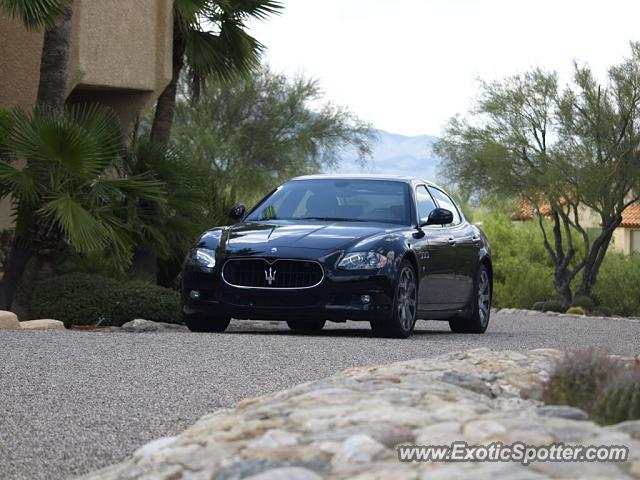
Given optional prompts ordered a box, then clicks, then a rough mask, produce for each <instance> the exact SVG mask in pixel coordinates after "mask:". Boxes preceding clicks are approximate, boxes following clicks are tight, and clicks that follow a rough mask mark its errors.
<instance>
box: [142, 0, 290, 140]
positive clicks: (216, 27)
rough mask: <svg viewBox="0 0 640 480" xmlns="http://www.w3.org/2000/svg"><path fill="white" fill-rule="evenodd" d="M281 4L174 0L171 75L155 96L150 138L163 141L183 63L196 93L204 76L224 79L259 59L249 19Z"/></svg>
mask: <svg viewBox="0 0 640 480" xmlns="http://www.w3.org/2000/svg"><path fill="white" fill-rule="evenodd" d="M281 9H282V5H281V4H280V2H278V1H275V0H175V3H174V20H173V77H172V79H171V82H170V83H169V85H167V87H166V88H165V90H164V91H163V92H162V94H161V95H160V97H159V98H158V102H157V105H156V112H155V117H154V119H153V126H152V129H151V139H152V140H153V141H154V142H157V143H160V144H167V143H168V141H169V137H170V135H171V127H172V125H173V117H174V114H175V107H176V92H177V87H178V81H179V79H180V74H181V73H182V70H183V68H184V67H185V63H186V66H187V68H188V70H189V76H190V78H191V80H192V86H193V93H194V95H195V97H196V98H197V96H198V92H199V91H200V88H201V87H202V86H203V84H204V82H205V81H206V80H207V79H208V78H216V79H218V80H230V79H232V78H233V77H234V76H235V75H244V74H247V73H249V72H250V71H251V70H253V69H254V68H255V67H256V66H258V65H259V63H260V53H261V52H262V49H263V46H262V45H261V44H260V42H258V41H257V40H256V39H255V38H254V37H252V36H251V35H249V34H248V33H247V31H246V22H247V20H249V19H265V18H267V17H268V16H269V15H272V14H277V13H279V12H280V10H281Z"/></svg>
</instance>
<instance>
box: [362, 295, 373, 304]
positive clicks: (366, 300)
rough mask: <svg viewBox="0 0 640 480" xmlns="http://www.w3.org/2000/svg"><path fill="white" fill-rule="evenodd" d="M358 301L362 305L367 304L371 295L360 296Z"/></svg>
mask: <svg viewBox="0 0 640 480" xmlns="http://www.w3.org/2000/svg"><path fill="white" fill-rule="evenodd" d="M360 301H361V302H362V303H369V302H371V295H362V296H361V297H360Z"/></svg>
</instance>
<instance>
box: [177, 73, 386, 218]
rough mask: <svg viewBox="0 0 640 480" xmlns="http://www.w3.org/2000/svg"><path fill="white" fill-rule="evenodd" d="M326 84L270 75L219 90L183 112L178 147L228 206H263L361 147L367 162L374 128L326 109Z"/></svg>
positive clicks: (218, 87) (179, 115) (182, 108)
mask: <svg viewBox="0 0 640 480" xmlns="http://www.w3.org/2000/svg"><path fill="white" fill-rule="evenodd" d="M320 99H321V90H320V88H319V85H318V82H316V81H314V80H309V79H305V78H302V77H297V78H294V79H288V78H287V77H285V76H284V75H280V74H275V73H272V72H270V71H269V70H267V69H262V70H260V71H259V72H257V73H256V74H255V75H253V76H251V77H247V78H245V79H243V80H241V81H238V82H235V83H234V84H233V85H228V84H218V85H211V86H210V87H209V88H207V90H206V91H205V92H204V93H203V95H202V98H201V99H200V101H199V102H198V104H196V105H191V104H190V103H188V102H187V101H186V100H183V101H180V102H179V103H178V106H177V115H176V125H175V128H174V134H173V143H174V145H175V148H176V150H178V151H180V152H181V153H182V154H183V155H184V156H186V157H188V158H191V159H194V160H196V161H198V162H200V163H201V164H202V165H206V166H207V168H208V169H209V170H210V172H211V175H212V178H213V179H215V185H216V187H217V188H214V190H215V192H216V195H217V199H218V200H219V199H220V198H221V197H223V198H224V199H225V200H224V201H223V203H224V204H225V205H227V206H228V205H230V204H231V203H232V202H235V201H237V200H244V201H255V200H258V199H259V198H260V197H261V196H262V195H264V194H265V193H266V192H267V191H268V190H270V189H271V188H273V187H274V186H276V185H278V184H279V183H280V182H282V181H283V180H285V179H288V178H290V177H292V176H295V175H300V174H306V173H316V172H319V171H321V170H322V169H325V168H330V167H334V166H335V165H336V162H337V158H338V155H339V153H340V152H341V151H342V150H343V149H344V148H345V147H347V146H353V147H355V149H356V150H357V152H358V153H359V156H360V158H361V160H362V161H363V162H364V161H365V159H366V157H367V155H369V154H370V143H371V142H372V141H373V140H374V138H375V136H374V132H373V130H372V128H371V127H370V126H369V125H368V124H365V123H363V122H361V121H360V120H358V119H357V118H356V117H355V116H354V115H353V114H352V113H350V112H349V111H348V110H346V109H344V108H341V107H337V106H334V105H332V104H325V105H323V106H320V107H319V108H313V107H312V105H313V106H315V105H317V104H318V102H319V101H320Z"/></svg>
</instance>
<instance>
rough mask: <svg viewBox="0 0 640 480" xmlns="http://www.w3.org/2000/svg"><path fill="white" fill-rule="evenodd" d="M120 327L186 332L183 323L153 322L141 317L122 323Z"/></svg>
mask: <svg viewBox="0 0 640 480" xmlns="http://www.w3.org/2000/svg"><path fill="white" fill-rule="evenodd" d="M122 329H123V330H125V331H127V332H137V333H142V332H188V331H189V329H188V328H187V327H186V326H185V325H179V324H177V323H164V322H153V321H151V320H145V319H143V318H136V319H135V320H131V321H130V322H127V323H125V324H124V325H122Z"/></svg>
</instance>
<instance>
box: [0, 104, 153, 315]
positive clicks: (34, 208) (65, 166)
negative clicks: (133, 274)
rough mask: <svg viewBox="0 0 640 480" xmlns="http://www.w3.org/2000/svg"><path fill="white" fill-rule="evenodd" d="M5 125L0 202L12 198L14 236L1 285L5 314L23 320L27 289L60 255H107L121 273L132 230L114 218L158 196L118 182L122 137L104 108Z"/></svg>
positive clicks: (21, 117)
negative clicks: (132, 204)
mask: <svg viewBox="0 0 640 480" xmlns="http://www.w3.org/2000/svg"><path fill="white" fill-rule="evenodd" d="M11 120H12V122H11V125H10V126H9V127H8V128H5V129H4V131H0V143H1V144H0V154H1V155H2V158H0V198H2V197H6V196H10V198H11V199H12V208H13V212H14V216H15V218H16V232H15V240H14V242H13V245H12V248H11V251H10V254H9V259H8V264H7V268H6V271H5V274H4V277H3V279H2V284H3V285H2V286H3V291H4V303H5V308H6V306H9V305H11V308H12V310H14V311H18V312H20V313H23V312H25V310H26V309H27V306H28V300H29V298H28V297H29V293H30V292H31V291H32V286H33V283H34V282H35V281H36V280H37V279H38V278H39V277H42V276H44V275H46V274H47V273H49V272H50V271H51V269H52V268H51V267H52V261H53V259H54V258H55V256H56V254H58V253H60V251H61V250H63V249H64V248H72V249H74V250H76V251H77V252H79V253H81V254H83V253H89V252H96V251H102V250H105V249H108V250H110V251H112V252H113V253H114V254H115V255H116V257H117V258H119V260H120V264H121V265H122V266H123V268H126V266H127V265H128V264H129V263H130V260H131V255H132V247H133V245H132V231H133V230H134V229H135V226H134V225H130V224H127V223H126V222H124V221H123V220H122V219H121V218H120V216H119V211H120V210H121V209H122V208H123V205H126V204H127V203H128V202H131V201H132V200H131V199H134V200H136V201H137V200H138V199H145V200H149V201H154V202H157V201H160V199H161V198H163V195H164V190H163V184H162V182H159V181H157V180H155V179H152V178H150V177H149V176H148V175H132V176H128V177H119V176H118V175H117V171H118V167H119V164H120V162H121V151H122V144H121V133H120V130H119V128H118V126H117V125H118V122H117V118H116V116H115V114H114V113H113V112H112V111H111V110H110V109H108V108H107V107H104V106H99V105H93V106H76V107H73V108H71V109H70V110H68V111H67V112H65V113H63V114H61V115H59V114H56V113H53V112H50V111H43V110H36V111H35V112H33V113H31V114H28V113H26V112H24V111H22V110H20V109H16V110H14V112H13V115H12V119H11ZM24 161H26V166H25V167H24V168H18V167H17V165H16V164H17V163H18V162H23V163H24Z"/></svg>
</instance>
